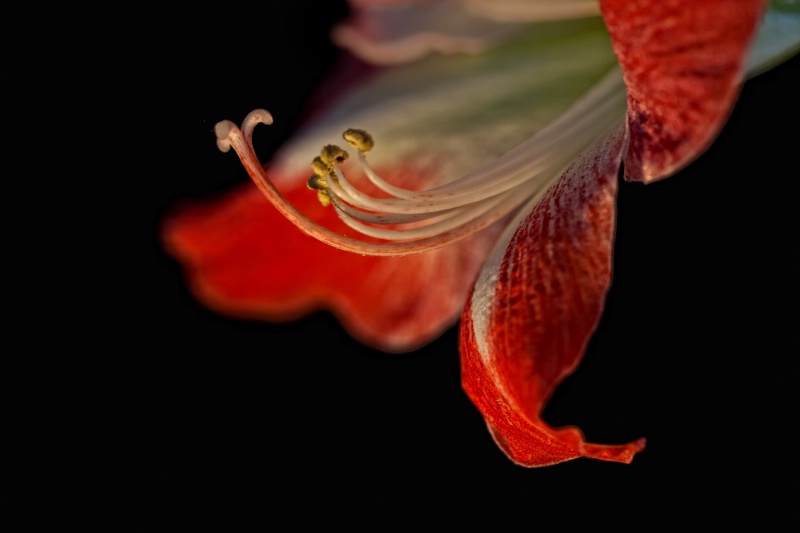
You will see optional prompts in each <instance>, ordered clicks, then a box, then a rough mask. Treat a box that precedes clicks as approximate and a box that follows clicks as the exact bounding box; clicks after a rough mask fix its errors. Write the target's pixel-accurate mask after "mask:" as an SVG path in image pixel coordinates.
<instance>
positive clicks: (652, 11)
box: [600, 0, 765, 183]
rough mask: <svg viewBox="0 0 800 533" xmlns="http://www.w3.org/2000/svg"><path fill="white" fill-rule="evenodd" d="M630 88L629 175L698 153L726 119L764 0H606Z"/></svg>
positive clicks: (670, 166)
mask: <svg viewBox="0 0 800 533" xmlns="http://www.w3.org/2000/svg"><path fill="white" fill-rule="evenodd" d="M600 8H601V11H602V14H603V19H604V20H605V23H606V27H607V28H608V31H609V33H610V34H611V39H612V43H613V47H614V52H615V53H616V55H617V58H618V59H619V62H620V65H621V66H622V70H623V74H624V77H625V85H626V86H627V88H628V121H629V128H630V135H631V139H630V146H629V148H628V153H627V157H626V160H625V178H626V179H627V180H630V181H644V182H646V183H647V182H651V181H655V180H657V179H660V178H664V177H667V176H669V175H671V174H673V173H674V172H676V171H678V170H680V169H681V168H682V167H684V166H686V165H687V164H688V163H690V162H691V161H692V160H694V159H695V158H696V157H697V156H698V155H700V154H701V153H702V152H703V151H704V150H705V149H706V148H707V147H708V145H709V144H711V142H712V141H713V140H714V138H715V137H716V136H717V133H718V132H719V130H720V129H721V128H722V126H723V124H724V123H725V121H726V120H727V118H728V115H729V113H730V111H731V109H732V107H733V104H734V102H735V101H736V98H737V97H738V95H739V89H740V87H741V82H742V81H743V73H744V60H745V56H746V54H747V50H748V47H749V45H750V42H751V39H752V38H753V37H754V35H755V31H756V29H757V27H758V23H759V21H760V18H761V15H762V12H763V10H764V8H765V2H763V1H762V0H736V2H731V1H729V0H693V1H692V2H684V1H682V0H660V1H658V2H650V1H643V0H639V1H635V0H601V1H600Z"/></svg>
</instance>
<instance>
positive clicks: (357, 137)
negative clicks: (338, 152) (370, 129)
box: [342, 128, 375, 153]
mask: <svg viewBox="0 0 800 533" xmlns="http://www.w3.org/2000/svg"><path fill="white" fill-rule="evenodd" d="M342 137H344V140H345V141H347V142H348V143H350V145H351V146H353V147H354V148H357V149H358V151H359V152H363V153H367V152H369V151H370V150H372V149H373V148H374V147H375V141H374V140H373V139H372V135H370V134H369V133H367V132H366V131H364V130H356V129H352V128H350V129H348V130H346V131H345V132H344V133H343V134H342Z"/></svg>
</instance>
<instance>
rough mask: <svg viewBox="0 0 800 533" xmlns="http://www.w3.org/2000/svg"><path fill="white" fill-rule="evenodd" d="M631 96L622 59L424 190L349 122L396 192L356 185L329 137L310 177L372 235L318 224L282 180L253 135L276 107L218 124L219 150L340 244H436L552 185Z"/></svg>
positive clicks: (362, 161)
mask: <svg viewBox="0 0 800 533" xmlns="http://www.w3.org/2000/svg"><path fill="white" fill-rule="evenodd" d="M625 98H626V96H625V86H624V83H623V81H622V76H621V74H620V71H619V69H618V68H616V67H615V68H614V69H613V70H612V71H611V72H610V73H609V74H607V75H606V76H605V77H604V78H603V79H601V80H600V81H599V82H598V83H597V84H595V86H594V87H592V88H591V89H590V90H589V91H588V92H587V93H586V94H584V95H583V96H582V97H581V98H580V99H579V100H578V101H576V102H575V103H574V104H573V105H572V106H571V107H570V108H569V109H568V110H567V111H566V112H565V113H564V114H562V115H561V116H560V117H559V118H558V119H557V120H555V121H553V122H552V123H550V124H549V125H548V126H546V127H545V128H543V129H542V130H540V131H539V132H537V133H536V134H535V135H534V136H532V137H531V138H529V139H528V140H527V141H525V142H523V143H522V144H520V145H518V146H517V147H515V148H514V149H512V150H510V151H509V152H506V153H505V154H504V155H503V156H501V157H499V158H497V159H496V160H495V161H493V162H491V163H490V164H488V165H486V166H484V167H482V168H479V169H477V170H476V171H474V172H472V173H469V174H467V175H464V176H461V177H459V178H457V179H454V180H452V181H449V182H447V183H445V184H444V185H440V186H437V187H434V188H431V189H426V190H411V189H405V188H401V187H397V186H394V185H392V184H391V183H388V182H387V181H386V180H384V179H382V178H381V177H380V176H379V175H378V174H377V173H376V172H375V171H374V170H373V169H372V168H371V167H370V165H369V162H368V161H367V154H368V153H369V152H370V151H371V150H372V149H373V148H374V146H375V142H374V141H373V139H372V137H371V136H370V135H369V134H368V133H367V132H365V131H363V130H357V129H349V130H347V131H345V132H344V134H343V138H344V140H345V141H347V143H348V144H350V145H351V146H352V147H353V148H355V149H356V151H357V159H358V164H359V166H360V168H361V170H362V171H363V172H364V175H365V176H366V177H367V178H368V179H369V180H370V182H372V184H373V185H374V186H376V187H377V188H378V189H380V190H381V191H383V192H384V193H387V194H388V195H389V197H388V198H378V197H375V196H371V195H369V194H367V193H365V192H363V191H361V190H360V189H359V188H357V187H356V186H354V185H353V183H351V181H350V180H348V179H347V176H346V175H345V174H344V172H343V170H342V168H341V163H342V162H343V161H344V160H346V159H348V158H349V153H348V152H347V151H345V150H344V149H342V148H340V147H338V146H335V145H327V146H325V147H324V148H323V149H322V151H321V152H320V155H319V156H318V157H316V158H315V159H314V160H313V161H312V164H311V168H312V170H313V172H314V174H313V176H312V177H311V178H310V179H309V180H308V186H309V188H310V189H313V190H315V191H316V192H317V196H318V198H319V200H320V202H322V204H323V205H332V207H333V209H335V210H336V213H337V214H338V215H339V218H341V220H342V221H343V222H344V223H345V224H347V225H348V226H349V227H350V228H352V229H354V230H356V231H358V232H359V233H361V234H362V235H364V236H368V237H370V238H371V240H369V241H367V240H364V239H354V238H351V237H346V236H343V235H340V234H338V233H336V232H333V231H331V230H329V229H328V228H325V227H323V226H320V225H319V224H317V223H316V222H314V221H313V220H311V219H310V218H309V217H307V216H306V215H304V214H303V213H301V212H300V211H298V210H297V209H296V208H295V207H294V206H293V205H291V204H290V203H289V202H288V201H287V200H286V199H285V198H284V197H283V195H282V194H281V193H280V192H279V191H278V189H277V188H276V187H275V186H274V184H273V183H272V181H271V180H270V179H269V177H268V176H267V175H266V172H265V171H264V169H263V167H262V166H261V164H260V163H259V161H258V158H257V157H256V155H255V152H254V149H253V144H252V135H253V129H254V128H255V126H256V125H257V124H259V123H263V124H271V123H272V116H271V115H270V114H269V112H267V111H266V110H263V109H257V110H255V111H252V112H251V113H249V114H248V115H247V117H246V118H245V120H244V121H243V123H242V126H241V129H239V128H237V127H236V126H235V125H234V124H233V123H232V122H230V121H227V120H225V121H221V122H219V123H218V124H217V125H216V127H215V132H216V134H217V146H218V147H219V148H220V150H222V151H224V152H225V151H228V150H229V149H230V148H231V147H233V149H234V150H235V151H236V153H237V155H238V156H239V158H240V159H241V161H242V163H243V164H244V166H245V168H246V169H247V171H248V174H250V177H251V178H252V179H253V181H254V182H255V183H256V185H257V186H258V187H259V189H260V190H261V191H262V193H264V195H265V196H266V197H267V198H268V199H269V200H270V201H271V202H272V204H273V205H274V206H275V207H276V208H277V209H278V210H279V211H280V212H281V213H283V214H284V216H286V217H287V218H288V219H289V220H290V221H292V222H293V223H294V224H295V225H297V226H298V227H299V228H300V229H301V230H303V231H304V232H305V233H307V234H308V235H311V236H313V237H315V238H317V239H320V240H321V241H323V242H325V243H327V244H329V245H331V246H334V247H336V248H339V249H342V250H346V251H350V252H355V253H360V254H363V255H382V256H386V255H394V256H397V255H408V254H413V253H420V252H425V251H429V250H434V249H437V248H440V247H442V246H445V245H447V244H450V243H452V242H455V241H457V240H459V239H462V238H464V237H467V236H469V235H472V234H473V233H475V232H477V231H479V230H481V229H483V228H485V227H487V226H489V225H490V224H492V223H494V222H496V221H498V220H500V219H502V218H504V217H505V216H506V215H509V214H511V213H513V212H514V211H516V210H517V209H518V208H519V207H520V206H522V205H524V204H526V203H528V202H529V201H530V200H531V199H533V198H535V197H538V196H541V195H542V194H544V192H545V191H546V190H547V188H548V187H549V186H550V185H551V184H552V183H554V182H555V181H556V180H557V179H558V178H559V177H560V176H561V174H563V172H564V171H565V170H566V169H567V168H568V167H569V165H570V164H571V163H572V162H573V161H574V160H575V159H576V158H577V156H578V155H580V153H581V152H583V151H584V150H586V149H587V148H588V147H589V146H590V145H591V144H593V143H594V142H595V141H596V140H598V139H599V138H600V137H602V136H603V135H605V134H606V133H607V132H608V131H609V130H610V129H611V128H612V127H613V126H615V125H616V124H617V123H618V122H619V121H620V120H621V119H622V118H623V117H624V116H625V110H626V99H625ZM374 239H378V240H379V242H373V241H374Z"/></svg>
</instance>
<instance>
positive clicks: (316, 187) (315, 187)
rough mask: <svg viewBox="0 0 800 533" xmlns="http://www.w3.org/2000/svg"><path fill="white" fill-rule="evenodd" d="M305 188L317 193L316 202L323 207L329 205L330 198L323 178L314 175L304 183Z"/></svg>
mask: <svg viewBox="0 0 800 533" xmlns="http://www.w3.org/2000/svg"><path fill="white" fill-rule="evenodd" d="M306 187H308V188H309V189H311V190H312V191H317V200H319V203H320V204H322V206H323V207H327V206H329V205H331V196H330V194H328V183H327V182H326V181H325V178H324V177H323V176H320V175H318V174H314V175H313V176H311V177H310V178H308V181H307V182H306Z"/></svg>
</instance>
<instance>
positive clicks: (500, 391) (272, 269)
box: [163, 0, 800, 467]
mask: <svg viewBox="0 0 800 533" xmlns="http://www.w3.org/2000/svg"><path fill="white" fill-rule="evenodd" d="M351 4H352V16H351V17H350V18H349V19H348V20H347V21H345V23H343V24H341V25H340V26H337V27H336V28H334V30H333V33H332V37H333V40H334V42H335V43H337V44H338V45H340V46H342V47H343V48H345V49H346V52H345V57H344V60H343V62H342V63H341V64H340V65H339V67H338V69H337V71H336V73H335V75H334V77H333V78H332V79H331V80H330V81H329V83H328V84H327V85H326V86H325V87H323V88H322V91H321V92H320V95H321V99H320V100H319V101H318V102H315V103H314V106H312V111H311V113H310V115H309V117H310V118H309V119H308V120H307V121H306V122H305V123H304V125H303V126H302V127H301V128H300V129H299V130H298V131H297V132H296V134H295V135H294V136H293V137H292V138H291V139H290V140H289V141H288V142H287V143H286V144H285V145H284V146H283V147H282V148H281V149H280V150H279V151H278V152H277V153H276V154H275V155H274V157H273V158H272V159H271V160H270V161H268V162H267V163H266V164H262V163H261V162H260V161H259V158H258V156H257V154H256V153H255V151H254V149H253V145H252V136H253V131H254V128H255V127H256V126H257V125H258V124H269V123H270V122H271V121H272V118H271V116H270V114H269V112H268V111H266V110H263V109H260V110H255V111H253V112H252V113H250V114H249V115H248V116H247V117H246V118H245V119H244V121H243V122H242V124H241V126H237V125H236V124H234V123H233V122H230V121H223V122H221V123H219V124H217V126H216V134H217V136H218V146H219V147H220V149H222V150H223V151H227V150H228V149H230V148H233V149H234V150H235V152H236V154H237V155H238V156H239V158H240V159H241V161H242V163H243V164H244V166H245V168H246V169H247V172H248V173H249V175H250V176H251V178H252V181H253V182H254V183H255V185H256V187H253V186H252V185H251V184H246V186H244V187H242V188H239V189H237V190H234V191H232V192H230V193H229V194H227V195H226V196H224V197H222V198H220V199H216V200H214V201H206V202H203V203H195V204H193V205H190V206H183V207H181V208H180V209H176V210H175V211H174V212H173V213H171V214H170V216H169V217H168V218H167V219H166V220H165V224H164V226H163V238H164V243H165V246H166V247H167V249H168V250H169V251H170V252H171V253H172V254H173V256H174V257H176V258H177V259H178V260H179V261H180V262H181V263H182V264H183V265H184V268H185V272H186V276H187V280H188V283H189V286H190V287H191V289H192V290H193V292H194V294H195V295H196V296H197V298H198V299H199V300H200V301H201V302H203V303H204V304H205V305H207V306H208V307H210V308H212V309H214V310H216V311H218V312H220V313H223V314H226V315H229V316H234V317H242V318H248V319H261V320H266V321H286V320H292V319H295V318H298V317H301V316H303V315H306V314H309V313H311V312H314V311H317V310H321V309H326V310H329V311H331V312H332V313H333V314H335V316H336V317H338V319H339V320H340V321H341V323H342V325H343V326H344V328H346V329H347V331H348V332H349V333H350V334H352V335H353V336H354V337H355V338H357V339H359V340H360V341H362V342H363V343H365V344H367V345H370V346H373V347H375V348H378V349H381V350H385V351H389V352H405V351H409V350H413V349H415V348H418V347H420V346H422V345H424V344H425V343H427V342H429V341H431V340H432V339H433V338H435V337H437V336H438V335H440V334H441V333H442V332H443V331H444V330H445V329H447V328H449V327H451V326H452V325H454V324H455V323H457V322H458V321H459V320H460V346H459V349H460V357H461V366H462V385H463V388H464V390H465V391H466V393H467V395H468V396H469V398H470V399H471V400H472V402H473V403H474V404H475V406H477V408H478V409H479V410H480V412H481V414H482V415H483V417H484V419H485V421H486V424H487V426H488V428H489V431H490V433H491V435H492V437H493V438H494V440H495V442H496V443H497V444H498V446H499V447H500V448H501V449H502V451H503V452H504V453H505V454H506V455H507V456H508V457H509V459H510V460H512V461H513V462H515V463H517V464H520V465H524V466H528V467H534V466H544V465H550V464H554V463H559V462H562V461H566V460H570V459H574V458H578V457H588V458H595V459H601V460H607V461H617V462H624V463H629V462H630V461H631V460H632V459H633V457H634V455H635V454H636V453H637V452H639V451H641V450H642V449H643V448H644V446H645V441H644V439H639V440H636V441H633V442H630V443H626V444H620V445H613V444H595V443H589V442H586V440H585V438H584V436H583V433H582V432H581V431H580V429H578V428H577V427H572V426H570V427H551V426H550V425H548V424H547V423H546V422H545V421H544V420H543V419H542V412H543V409H544V406H545V404H546V402H547V400H548V399H549V398H550V397H551V395H552V394H553V392H554V390H555V388H556V387H557V386H558V384H559V383H560V382H561V381H563V380H564V378H565V377H566V376H568V375H569V374H570V373H572V372H573V371H574V370H575V368H576V367H577V365H578V364H579V362H580V359H581V357H582V356H583V353H584V350H585V349H586V346H587V343H588V342H589V339H590V338H591V336H592V333H593V331H594V330H595V328H596V326H597V324H598V322H599V319H600V316H601V313H602V311H603V305H604V300H605V297H606V294H607V292H608V289H609V286H610V283H611V279H612V252H613V246H614V231H615V198H616V193H617V188H618V186H619V180H620V176H623V177H624V180H626V181H629V182H642V183H650V182H653V181H656V180H659V179H662V178H665V177H668V176H670V175H671V174H673V173H675V172H676V171H677V170H679V169H681V168H682V167H684V166H685V165H687V164H688V163H690V162H691V161H692V160H693V159H695V158H696V157H697V156H698V155H699V154H701V153H702V152H703V151H704V150H705V149H706V148H707V147H708V146H709V144H710V143H711V142H712V141H713V139H714V138H715V136H716V135H717V133H718V132H719V131H720V129H721V127H722V126H723V124H724V123H725V121H726V119H727V117H728V115H729V113H730V111H731V109H732V106H733V105H734V103H735V101H736V98H737V95H738V93H739V90H740V87H741V84H742V83H743V82H744V80H745V79H746V78H747V77H748V76H752V75H756V74H758V73H760V72H762V71H764V70H765V69H767V68H769V67H771V66H773V65H775V64H777V63H778V62H780V61H782V60H783V59H785V58H787V57H790V56H791V55H793V54H795V53H797V51H798V49H800V20H799V19H800V16H799V15H798V12H797V11H796V8H795V7H792V6H793V4H792V3H791V2H785V3H780V2H773V3H772V4H768V3H767V2H765V1H763V0H738V1H737V2H730V1H725V0H696V1H693V2H680V1H677V0H658V1H646V0H601V1H600V2H599V3H597V2H594V1H589V0H573V1H565V0H560V1H534V0H528V1H525V0H504V1H497V0H493V1H485V2H484V1H479V0H463V1H456V0H451V1H447V0H440V1H416V2H400V1H382V2H381V1H367V0H359V1H356V0H353V1H352V2H351ZM264 90H265V91H268V90H269V84H268V83H265V86H264ZM342 137H343V138H344V140H342ZM620 169H623V173H622V174H620ZM630 186H638V184H630ZM270 204H271V205H270Z"/></svg>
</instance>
